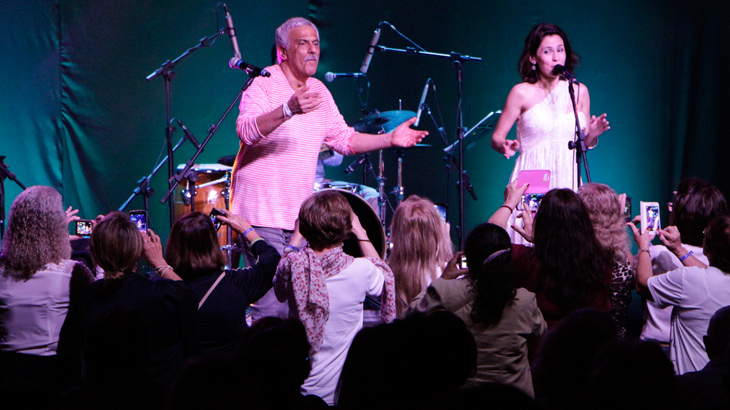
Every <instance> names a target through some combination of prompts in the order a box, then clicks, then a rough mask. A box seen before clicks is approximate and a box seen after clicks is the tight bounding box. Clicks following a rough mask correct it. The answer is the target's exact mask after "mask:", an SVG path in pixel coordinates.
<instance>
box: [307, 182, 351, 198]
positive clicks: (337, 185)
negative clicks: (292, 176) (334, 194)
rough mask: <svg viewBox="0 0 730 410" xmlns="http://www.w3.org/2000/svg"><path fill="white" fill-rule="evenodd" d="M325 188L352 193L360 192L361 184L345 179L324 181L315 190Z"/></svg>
mask: <svg viewBox="0 0 730 410" xmlns="http://www.w3.org/2000/svg"><path fill="white" fill-rule="evenodd" d="M323 189H340V190H342V191H347V192H350V193H352V194H357V195H359V194H360V185H358V184H350V183H347V182H343V181H331V182H323V183H321V184H319V188H316V189H315V191H321V190H323Z"/></svg>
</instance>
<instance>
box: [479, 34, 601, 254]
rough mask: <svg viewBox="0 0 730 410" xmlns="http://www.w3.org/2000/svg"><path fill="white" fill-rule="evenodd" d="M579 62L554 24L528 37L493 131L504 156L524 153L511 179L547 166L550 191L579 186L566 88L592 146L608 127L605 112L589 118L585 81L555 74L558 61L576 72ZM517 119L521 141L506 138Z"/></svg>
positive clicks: (495, 143)
mask: <svg viewBox="0 0 730 410" xmlns="http://www.w3.org/2000/svg"><path fill="white" fill-rule="evenodd" d="M578 62H579V57H578V54H577V53H575V52H574V51H573V48H572V47H571V45H570V40H569V39H568V36H567V35H566V34H565V32H564V31H563V30H562V29H561V28H560V27H558V26H556V25H555V24H547V23H542V24H538V25H537V26H535V27H534V28H533V29H532V30H531V31H530V33H529V34H528V35H527V38H526V39H525V46H524V48H523V50H522V55H521V56H520V59H519V62H518V69H519V73H520V76H521V77H522V82H521V83H519V84H517V85H515V86H514V87H513V88H512V90H511V91H510V93H509V95H508V96H507V101H506V102H505V104H504V108H503V109H502V115H501V116H500V117H499V121H498V122H497V125H496V127H495V128H494V132H493V133H492V148H493V149H494V150H495V151H497V152H499V153H500V154H502V155H504V157H505V158H507V159H509V158H511V157H512V156H514V155H515V154H517V152H518V151H519V152H520V155H519V157H518V158H517V161H516V162H515V167H514V170H513V171H512V176H511V177H510V182H512V181H514V180H515V179H517V176H518V173H519V172H520V171H521V170H549V171H550V172H551V174H552V176H551V185H550V188H551V189H552V188H570V189H572V190H574V191H575V190H576V189H578V186H579V185H580V183H579V181H577V180H576V172H575V163H576V161H575V150H571V149H568V142H571V141H573V140H574V138H575V115H574V112H573V107H572V103H571V99H570V95H569V90H568V88H569V87H571V88H572V90H573V92H574V94H575V103H576V106H577V107H576V108H577V111H578V119H579V122H580V128H581V130H580V131H581V133H583V135H585V142H586V146H587V147H588V148H593V147H595V146H596V144H597V143H598V137H599V136H600V135H601V134H603V133H604V132H605V131H608V130H609V129H610V127H609V124H608V121H607V120H606V114H605V113H604V114H602V115H600V116H598V117H596V116H591V114H590V112H591V100H590V96H589V94H588V88H587V87H586V86H585V84H579V83H574V84H571V83H570V82H569V81H568V80H566V78H565V77H564V76H562V75H560V74H556V73H555V72H554V70H555V67H556V66H558V65H560V66H563V67H564V68H565V70H566V71H568V72H570V73H573V72H574V71H573V70H574V69H575V66H576V65H577V64H578ZM515 123H517V139H514V140H512V139H507V134H508V133H509V132H510V130H511V129H512V126H513V125H514V124H515ZM515 217H516V215H515V216H513V218H512V221H514V219H515ZM508 233H509V234H510V237H511V238H512V241H513V242H516V243H524V242H523V241H522V240H521V238H520V236H519V235H518V234H516V233H515V232H514V231H510V230H509V229H508Z"/></svg>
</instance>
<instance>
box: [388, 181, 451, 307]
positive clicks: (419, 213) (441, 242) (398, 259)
mask: <svg viewBox="0 0 730 410" xmlns="http://www.w3.org/2000/svg"><path fill="white" fill-rule="evenodd" d="M390 243H391V244H392V245H393V248H392V249H391V251H390V256H389V257H388V265H389V266H390V268H391V269H392V270H393V275H394V276H395V289H396V310H397V312H398V316H399V317H402V315H403V311H404V310H405V308H406V307H408V304H409V303H410V302H411V300H413V298H415V297H416V296H417V295H418V294H419V293H421V292H422V291H423V290H425V289H426V288H427V287H428V285H430V284H431V282H432V281H434V280H435V279H436V278H438V277H440V276H441V273H442V272H443V269H444V267H445V266H446V263H447V262H448V261H449V260H450V259H451V258H452V257H453V255H454V248H453V244H452V243H451V238H450V237H449V226H448V224H447V223H446V221H445V220H444V219H443V218H442V217H441V215H440V214H439V212H438V210H437V209H436V206H435V205H434V203H433V202H431V201H429V200H428V199H426V198H421V197H419V196H417V195H411V196H410V197H408V198H407V199H406V200H405V201H403V202H402V203H401V204H400V205H398V208H397V209H396V210H395V214H393V220H392V221H391V224H390Z"/></svg>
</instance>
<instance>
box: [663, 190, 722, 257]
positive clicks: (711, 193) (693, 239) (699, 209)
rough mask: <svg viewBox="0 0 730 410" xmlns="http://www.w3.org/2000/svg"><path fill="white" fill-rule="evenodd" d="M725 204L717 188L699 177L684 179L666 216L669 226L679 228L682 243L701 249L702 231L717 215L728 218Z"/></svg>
mask: <svg viewBox="0 0 730 410" xmlns="http://www.w3.org/2000/svg"><path fill="white" fill-rule="evenodd" d="M727 213H728V209H727V202H726V201H725V197H724V196H723V195H722V192H720V190H719V189H717V188H716V187H714V186H712V185H711V184H710V183H709V182H706V181H703V180H701V179H698V178H683V179H682V180H681V181H679V185H678V186H677V196H676V198H675V199H674V203H673V204H672V213H671V214H669V224H670V225H674V226H676V227H677V229H679V233H680V234H681V235H682V243H684V244H687V245H693V246H702V241H703V239H704V235H703V233H702V231H704V230H705V228H706V227H707V225H708V224H709V223H710V221H712V220H713V219H714V218H715V217H716V216H718V215H727Z"/></svg>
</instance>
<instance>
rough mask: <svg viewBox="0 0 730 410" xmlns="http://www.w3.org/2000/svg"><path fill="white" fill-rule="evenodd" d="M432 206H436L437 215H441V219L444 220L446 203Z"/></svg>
mask: <svg viewBox="0 0 730 410" xmlns="http://www.w3.org/2000/svg"><path fill="white" fill-rule="evenodd" d="M434 207H436V210H437V211H438V213H439V215H441V219H443V220H444V221H446V205H445V204H435V205H434Z"/></svg>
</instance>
